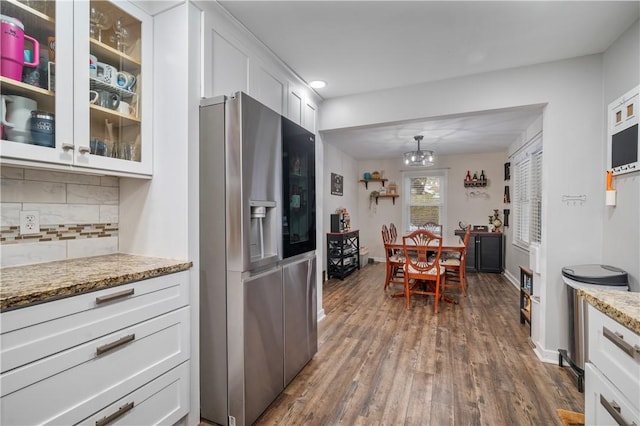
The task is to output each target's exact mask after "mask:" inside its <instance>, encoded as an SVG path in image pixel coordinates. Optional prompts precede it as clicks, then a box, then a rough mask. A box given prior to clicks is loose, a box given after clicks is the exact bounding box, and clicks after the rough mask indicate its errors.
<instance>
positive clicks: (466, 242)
mask: <svg viewBox="0 0 640 426" xmlns="http://www.w3.org/2000/svg"><path fill="white" fill-rule="evenodd" d="M470 239H471V225H467V228H466V231H465V233H464V238H463V239H462V244H464V248H463V249H462V252H461V253H460V264H461V265H462V267H464V264H463V263H464V260H465V259H466V257H467V248H469V240H470Z"/></svg>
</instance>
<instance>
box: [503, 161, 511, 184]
mask: <svg viewBox="0 0 640 426" xmlns="http://www.w3.org/2000/svg"><path fill="white" fill-rule="evenodd" d="M504 180H511V163H504Z"/></svg>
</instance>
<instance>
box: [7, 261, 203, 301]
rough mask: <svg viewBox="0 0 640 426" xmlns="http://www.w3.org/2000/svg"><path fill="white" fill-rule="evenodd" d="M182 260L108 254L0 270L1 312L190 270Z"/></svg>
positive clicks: (189, 263) (186, 262)
mask: <svg viewBox="0 0 640 426" xmlns="http://www.w3.org/2000/svg"><path fill="white" fill-rule="evenodd" d="M191 266H193V263H192V262H190V261H185V260H176V259H165V258H157V257H146V256H137V255H131V254H109V255H104V256H94V257H84V258H80V259H69V260H61V261H57V262H47V263H38V264H33V265H25V266H14V267H8V268H1V269H0V283H1V285H0V310H3V311H4V310H8V309H14V308H22V307H26V306H29V305H31V304H35V303H42V302H48V301H51V300H56V299H60V298H62V297H68V296H75V295H77V294H81V293H85V292H89V291H94V290H101V289H105V288H109V287H114V286H117V285H120V284H125V283H129V282H132V281H139V280H143V279H146V278H153V277H158V276H161V275H166V274H171V273H173V272H179V271H184V270H187V269H189V268H190V267H191Z"/></svg>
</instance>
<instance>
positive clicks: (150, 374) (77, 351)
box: [0, 307, 189, 425]
mask: <svg viewBox="0 0 640 426" xmlns="http://www.w3.org/2000/svg"><path fill="white" fill-rule="evenodd" d="M132 336H133V339H131V337H132ZM119 343H121V344H119ZM101 352H102V353H101ZM188 358H189V308H188V307H185V308H181V309H179V310H176V311H172V312H170V313H168V314H164V315H161V316H159V317H156V318H153V319H151V320H149V321H145V322H142V323H140V324H136V325H134V326H132V327H129V328H126V329H124V330H120V331H117V332H115V333H112V334H110V335H108V336H104V337H101V338H99V339H95V340H92V341H90V342H87V343H85V344H82V345H79V346H76V347H73V348H71V349H69V350H67V351H64V352H61V353H59V354H55V355H52V356H50V357H47V358H45V359H42V360H39V361H36V362H33V363H31V364H28V365H26V366H23V367H20V368H17V369H14V370H12V371H9V372H7V373H4V374H2V375H1V376H0V392H2V398H1V399H0V402H1V413H2V414H1V417H0V420H1V421H0V423H2V424H8V425H9V424H10V425H21V424H26V425H33V424H41V423H56V424H75V423H77V422H79V421H81V420H82V419H85V418H87V417H89V416H91V415H92V414H93V413H96V412H98V411H99V410H101V409H103V408H104V407H106V406H107V405H109V404H111V403H113V402H114V401H116V400H118V399H120V398H122V396H123V395H126V394H128V393H130V392H132V391H133V390H135V389H137V388H139V387H140V386H142V385H144V384H145V383H148V382H149V381H151V380H153V379H154V378H156V377H158V376H159V375H161V374H163V373H164V372H166V371H168V370H169V369H171V368H173V367H175V366H176V365H178V364H180V363H182V362H184V361H186V360H187V359H188ZM52 372H55V373H52ZM36 401H37V404H34V402H36Z"/></svg>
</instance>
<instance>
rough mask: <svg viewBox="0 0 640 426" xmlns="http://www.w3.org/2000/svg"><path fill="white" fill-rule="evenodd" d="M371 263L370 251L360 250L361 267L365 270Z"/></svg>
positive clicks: (363, 248) (364, 248) (366, 249)
mask: <svg viewBox="0 0 640 426" xmlns="http://www.w3.org/2000/svg"><path fill="white" fill-rule="evenodd" d="M367 263H369V249H368V248H366V247H361V248H360V267H361V268H364V267H365V266H367Z"/></svg>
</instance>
